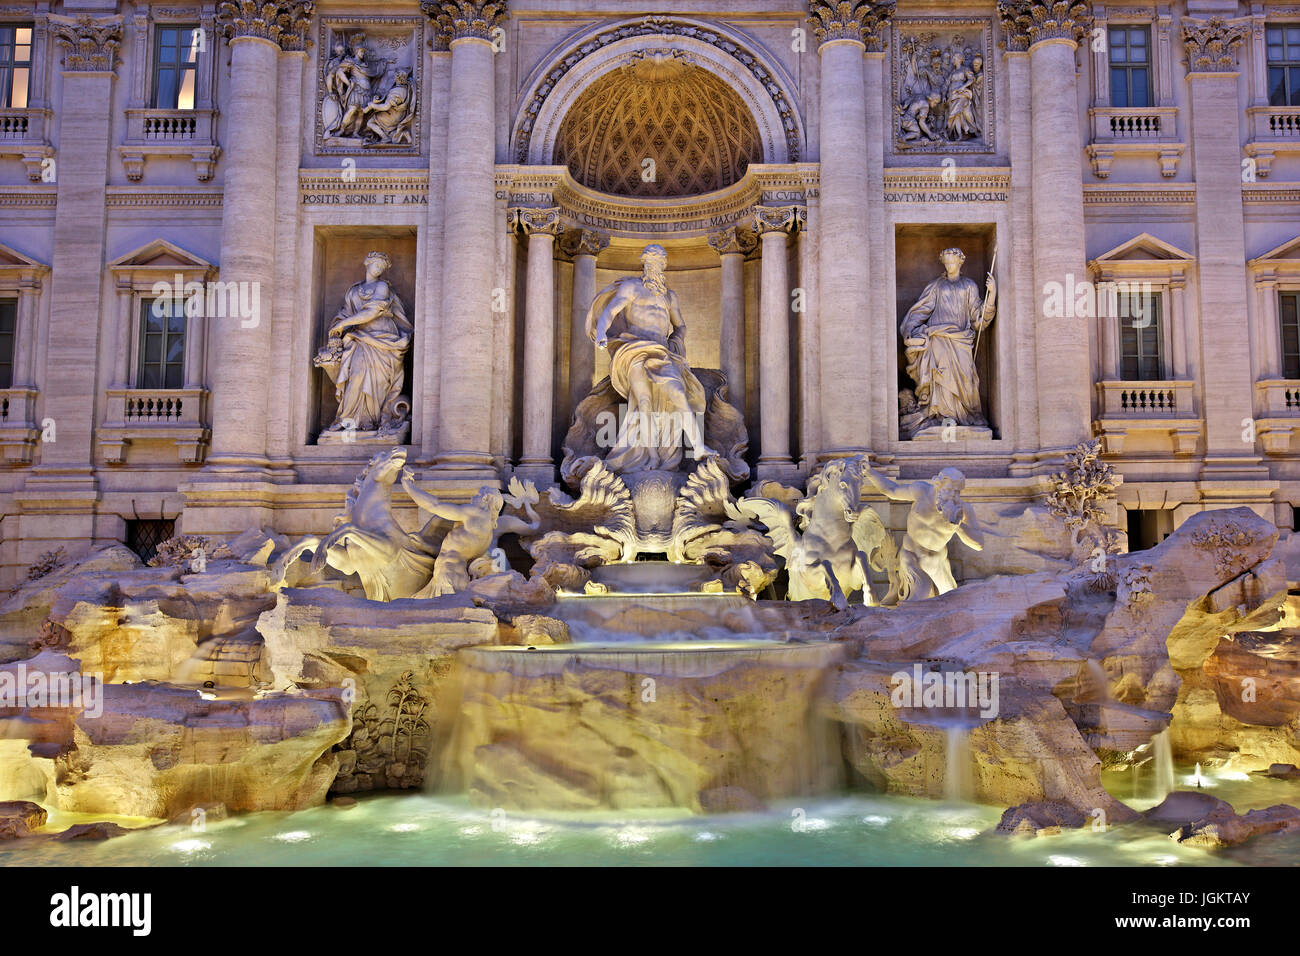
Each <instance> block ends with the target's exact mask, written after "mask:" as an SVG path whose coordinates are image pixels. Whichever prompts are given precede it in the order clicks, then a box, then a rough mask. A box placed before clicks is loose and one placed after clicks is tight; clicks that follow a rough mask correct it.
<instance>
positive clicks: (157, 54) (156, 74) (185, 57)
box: [153, 24, 201, 110]
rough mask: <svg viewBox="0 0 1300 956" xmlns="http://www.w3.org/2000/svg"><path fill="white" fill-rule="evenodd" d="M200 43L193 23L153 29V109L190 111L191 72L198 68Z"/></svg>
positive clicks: (192, 104)
mask: <svg viewBox="0 0 1300 956" xmlns="http://www.w3.org/2000/svg"><path fill="white" fill-rule="evenodd" d="M200 42H201V36H200V31H199V27H198V26H197V25H196V24H187V25H180V24H176V25H172V26H165V27H162V26H160V27H155V28H154V55H153V105H154V109H159V110H192V109H194V84H195V79H196V76H197V74H196V72H195V70H196V68H197V66H198V60H199V43H200Z"/></svg>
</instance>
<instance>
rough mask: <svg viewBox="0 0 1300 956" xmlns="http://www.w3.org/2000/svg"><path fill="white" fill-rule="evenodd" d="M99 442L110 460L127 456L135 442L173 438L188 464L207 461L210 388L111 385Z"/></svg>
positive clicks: (181, 455) (115, 460)
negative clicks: (207, 421) (207, 420)
mask: <svg viewBox="0 0 1300 956" xmlns="http://www.w3.org/2000/svg"><path fill="white" fill-rule="evenodd" d="M105 397H106V399H107V410H106V413H105V416H104V425H103V427H102V428H100V429H99V433H98V443H99V447H100V449H101V451H102V452H103V454H104V458H105V461H107V462H108V463H109V464H121V463H122V462H124V461H125V460H126V447H127V445H128V444H131V443H133V442H159V441H162V442H170V443H171V444H173V445H175V446H176V448H177V449H178V452H179V455H180V460H181V461H182V462H184V463H186V464H198V463H200V462H202V461H203V458H204V455H205V453H206V450H207V444H208V440H209V438H210V432H209V430H208V427H207V425H206V424H205V419H206V415H205V406H206V404H207V399H208V391H207V389H202V388H148V389H145V388H110V389H109V390H108V391H107V392H106V393H105Z"/></svg>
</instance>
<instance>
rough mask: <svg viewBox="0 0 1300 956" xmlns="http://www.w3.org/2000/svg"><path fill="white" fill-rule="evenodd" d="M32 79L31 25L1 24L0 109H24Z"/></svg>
mask: <svg viewBox="0 0 1300 956" xmlns="http://www.w3.org/2000/svg"><path fill="white" fill-rule="evenodd" d="M31 76H32V28H31V25H30V24H23V25H19V24H16V23H0V106H3V107H6V108H8V109H15V110H21V109H26V108H27V94H28V85H29V84H30V82H31Z"/></svg>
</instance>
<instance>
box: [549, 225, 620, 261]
mask: <svg viewBox="0 0 1300 956" xmlns="http://www.w3.org/2000/svg"><path fill="white" fill-rule="evenodd" d="M608 248H609V236H607V235H605V234H604V233H603V232H597V231H596V230H594V229H570V230H569V231H568V232H566V233H565V234H564V236H563V237H562V238H561V239H560V251H561V252H562V253H564V254H565V255H566V256H568V257H569V258H570V259H572V258H573V257H574V256H598V255H600V254H601V253H602V252H603V251H605V250H606V249H608Z"/></svg>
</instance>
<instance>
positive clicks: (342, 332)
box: [313, 252, 413, 439]
mask: <svg viewBox="0 0 1300 956" xmlns="http://www.w3.org/2000/svg"><path fill="white" fill-rule="evenodd" d="M365 264H366V278H365V279H364V280H363V281H361V282H358V283H356V284H354V285H353V286H352V287H351V288H350V289H348V291H347V294H346V295H345V296H344V297H343V307H342V308H341V309H339V311H338V314H337V315H335V316H334V318H333V320H331V322H330V327H329V338H328V341H327V342H326V344H325V345H324V347H322V348H321V350H320V351H319V352H318V353H317V354H316V358H315V360H314V363H313V364H315V365H316V366H317V367H318V368H321V369H324V370H325V372H326V374H328V375H329V377H330V380H331V381H332V382H333V383H334V396H335V399H336V400H337V401H338V412H337V413H336V415H335V416H334V422H333V423H332V424H331V425H330V426H329V427H328V428H327V429H326V430H325V431H326V432H336V431H347V430H351V431H353V432H373V433H374V437H376V438H381V439H387V438H395V437H398V436H400V435H401V434H402V432H403V431H404V430H405V428H406V425H407V420H408V416H409V415H410V410H411V403H410V400H409V399H407V398H406V397H405V396H404V395H403V394H402V386H403V385H404V383H405V379H406V371H405V368H404V363H405V361H406V350H407V349H408V348H410V346H411V332H412V331H413V328H412V326H411V323H410V321H409V320H408V319H407V318H406V309H405V308H403V306H402V300H401V299H400V298H398V295H397V293H396V292H395V291H393V288H392V286H390V285H389V284H388V283H387V282H386V281H385V280H384V279H382V278H380V276H382V275H383V274H384V271H385V270H386V269H387V268H388V267H389V265H390V264H391V262H390V260H389V258H388V256H386V255H384V254H383V253H382V252H372V253H370V255H368V256H366V263H365Z"/></svg>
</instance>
